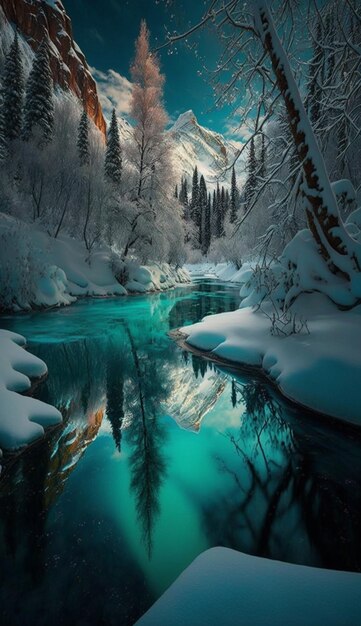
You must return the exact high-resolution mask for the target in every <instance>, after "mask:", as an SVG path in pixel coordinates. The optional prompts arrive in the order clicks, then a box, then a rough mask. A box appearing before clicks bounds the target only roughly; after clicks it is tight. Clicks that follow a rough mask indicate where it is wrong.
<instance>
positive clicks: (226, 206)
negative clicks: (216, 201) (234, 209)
mask: <svg viewBox="0 0 361 626" xmlns="http://www.w3.org/2000/svg"><path fill="white" fill-rule="evenodd" d="M229 204H230V198H229V191H228V189H226V196H225V202H224V217H226V215H227V213H228V211H229Z"/></svg>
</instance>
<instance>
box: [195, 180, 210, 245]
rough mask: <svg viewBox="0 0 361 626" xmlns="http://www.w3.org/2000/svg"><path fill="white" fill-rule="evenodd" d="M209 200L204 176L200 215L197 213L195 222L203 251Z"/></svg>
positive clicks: (200, 190) (200, 194)
mask: <svg viewBox="0 0 361 626" xmlns="http://www.w3.org/2000/svg"><path fill="white" fill-rule="evenodd" d="M207 198H208V196H207V186H206V181H205V180H204V176H203V174H202V175H201V177H200V180H199V208H198V213H197V221H196V222H195V223H196V226H197V231H198V241H199V245H200V247H201V248H202V250H203V246H204V231H205V218H206V211H207Z"/></svg>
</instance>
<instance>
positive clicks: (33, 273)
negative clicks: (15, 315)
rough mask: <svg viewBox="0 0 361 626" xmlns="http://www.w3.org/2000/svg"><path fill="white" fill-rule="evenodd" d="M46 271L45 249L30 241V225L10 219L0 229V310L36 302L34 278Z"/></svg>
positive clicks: (47, 271)
mask: <svg viewBox="0 0 361 626" xmlns="http://www.w3.org/2000/svg"><path fill="white" fill-rule="evenodd" d="M2 217H3V219H4V220H6V218H5V216H2ZM48 274H49V268H48V267H47V264H46V262H45V260H44V251H43V250H41V249H40V248H38V247H37V246H36V245H35V244H34V242H33V241H32V238H31V230H30V228H29V226H27V225H26V224H24V223H21V222H16V221H15V220H11V223H9V224H6V228H2V229H1V230H0V310H7V309H15V310H16V309H18V310H19V309H29V308H31V306H32V305H34V304H37V302H36V300H37V298H36V294H37V290H38V284H37V281H38V279H39V278H40V279H44V278H46V276H48Z"/></svg>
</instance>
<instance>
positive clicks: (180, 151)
mask: <svg viewBox="0 0 361 626" xmlns="http://www.w3.org/2000/svg"><path fill="white" fill-rule="evenodd" d="M169 133H170V135H171V137H172V139H173V140H174V144H175V145H174V150H173V166H174V169H175V170H176V171H177V172H178V176H179V179H180V178H181V177H182V176H186V178H187V179H188V183H190V181H191V179H192V175H193V170H194V167H195V165H197V167H198V169H199V173H200V174H203V176H204V178H205V180H206V183H207V186H208V187H210V188H215V187H216V184H217V179H218V178H219V179H220V183H221V184H224V181H225V183H226V185H230V182H231V168H232V165H233V163H234V161H235V160H236V156H237V154H238V148H237V147H236V146H235V144H234V143H232V141H230V140H229V139H227V138H226V137H224V136H223V135H221V134H220V133H216V132H214V131H212V130H209V129H208V128H205V127H204V126H201V125H200V124H199V123H198V120H197V118H196V116H195V115H194V113H193V111H191V110H190V111H186V112H185V113H182V114H181V115H180V116H179V117H178V119H177V120H176V122H175V123H174V124H173V126H172V127H171V128H170V129H169ZM235 167H236V169H237V176H238V178H239V180H241V179H242V177H243V172H242V167H241V164H240V162H239V161H237V162H236V163H235ZM227 168H228V171H225V170H227Z"/></svg>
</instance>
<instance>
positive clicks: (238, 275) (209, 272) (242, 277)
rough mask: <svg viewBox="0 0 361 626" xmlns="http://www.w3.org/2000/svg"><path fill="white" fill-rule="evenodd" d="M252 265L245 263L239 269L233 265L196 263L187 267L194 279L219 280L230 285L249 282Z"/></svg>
mask: <svg viewBox="0 0 361 626" xmlns="http://www.w3.org/2000/svg"><path fill="white" fill-rule="evenodd" d="M250 267H251V266H250V264H249V263H244V264H243V265H242V267H241V269H237V268H236V266H235V265H233V263H208V262H204V263H194V264H188V265H185V269H186V270H187V272H188V273H189V275H190V276H191V277H192V278H217V279H219V280H221V281H224V282H229V283H240V284H242V283H244V282H245V281H246V280H248V273H249V271H250Z"/></svg>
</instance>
